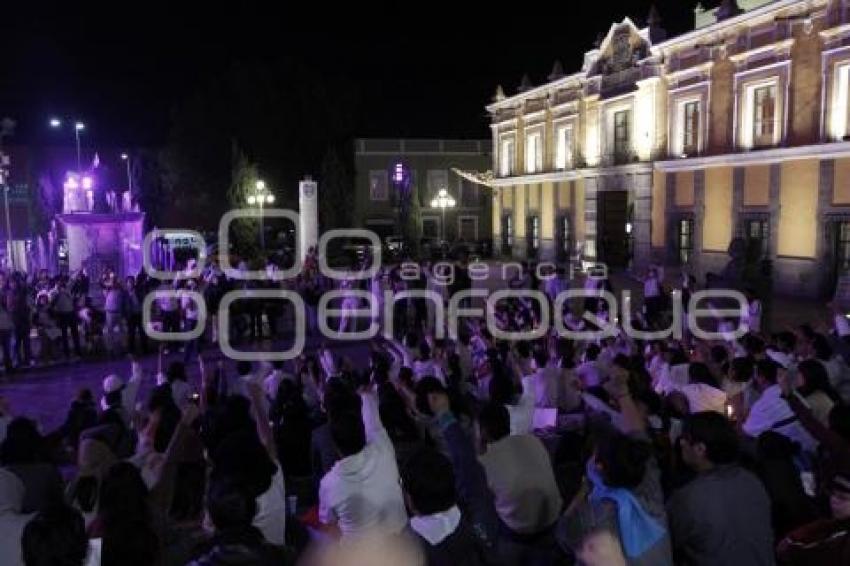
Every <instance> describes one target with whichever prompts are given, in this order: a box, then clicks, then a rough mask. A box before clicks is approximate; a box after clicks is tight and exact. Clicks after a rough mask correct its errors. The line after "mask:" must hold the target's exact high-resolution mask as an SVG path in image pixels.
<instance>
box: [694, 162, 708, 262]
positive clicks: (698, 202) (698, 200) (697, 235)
mask: <svg viewBox="0 0 850 566" xmlns="http://www.w3.org/2000/svg"><path fill="white" fill-rule="evenodd" d="M704 222H705V169H698V170H696V171H694V233H693V257H692V259H691V270H692V272H693V273H698V274H699V275H698V277H699V278H700V279H703V278H704V277H705V273H704V272H703V269H704V265H703V261H702V253H703V249H702V229H703V223H704Z"/></svg>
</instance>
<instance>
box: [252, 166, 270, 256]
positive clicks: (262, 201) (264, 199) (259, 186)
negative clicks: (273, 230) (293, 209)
mask: <svg viewBox="0 0 850 566" xmlns="http://www.w3.org/2000/svg"><path fill="white" fill-rule="evenodd" d="M246 200H247V201H248V205H249V206H256V207H258V208H259V209H260V247H261V248H262V249H264V250H265V249H266V232H265V227H264V224H263V207H264V206H266V205H267V204H274V195H273V194H271V192H269V191H268V190H267V189H266V183H265V181H262V180H260V181H257V182H256V183H254V192H253V193H249V194H248V197H247V198H246Z"/></svg>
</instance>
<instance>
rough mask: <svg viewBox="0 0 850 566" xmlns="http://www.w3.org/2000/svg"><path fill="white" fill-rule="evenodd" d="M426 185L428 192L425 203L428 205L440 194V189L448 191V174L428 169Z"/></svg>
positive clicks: (440, 170) (442, 170)
mask: <svg viewBox="0 0 850 566" xmlns="http://www.w3.org/2000/svg"><path fill="white" fill-rule="evenodd" d="M426 183H427V185H428V191H427V193H426V198H425V202H426V203H427V204H430V203H431V200H432V199H434V197H436V196H437V193H439V192H440V189H446V190H449V172H448V171H446V170H445V169H428V173H427V177H426Z"/></svg>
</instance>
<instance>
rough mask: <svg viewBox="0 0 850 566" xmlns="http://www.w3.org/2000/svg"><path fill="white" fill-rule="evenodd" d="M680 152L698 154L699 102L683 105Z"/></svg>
mask: <svg viewBox="0 0 850 566" xmlns="http://www.w3.org/2000/svg"><path fill="white" fill-rule="evenodd" d="M682 152H683V153H684V154H685V155H696V154H697V153H699V101H698V100H694V101H692V102H687V103H685V106H684V108H683V116H682Z"/></svg>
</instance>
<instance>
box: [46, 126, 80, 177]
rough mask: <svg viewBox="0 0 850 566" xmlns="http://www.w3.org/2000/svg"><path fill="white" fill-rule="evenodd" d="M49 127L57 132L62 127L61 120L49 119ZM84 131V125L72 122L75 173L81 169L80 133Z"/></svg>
mask: <svg viewBox="0 0 850 566" xmlns="http://www.w3.org/2000/svg"><path fill="white" fill-rule="evenodd" d="M50 127H51V128H53V129H54V130H58V129H59V128H61V127H62V120H60V119H59V118H51V119H50ZM85 129H86V125H85V124H84V123H83V122H80V121H79V120H76V121H75V122H74V138H75V139H76V141H77V172H80V171H81V170H82V168H83V166H82V159H80V132H82V131H83V130H85Z"/></svg>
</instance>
